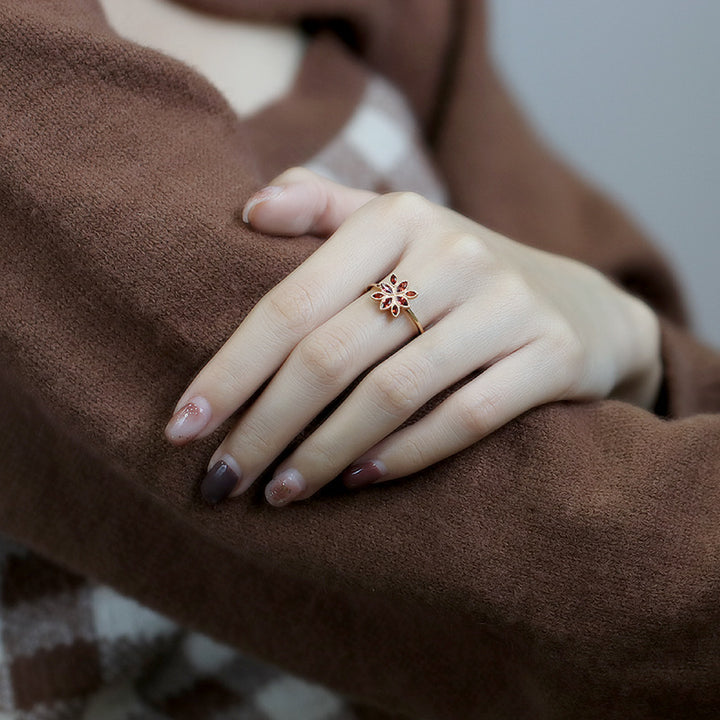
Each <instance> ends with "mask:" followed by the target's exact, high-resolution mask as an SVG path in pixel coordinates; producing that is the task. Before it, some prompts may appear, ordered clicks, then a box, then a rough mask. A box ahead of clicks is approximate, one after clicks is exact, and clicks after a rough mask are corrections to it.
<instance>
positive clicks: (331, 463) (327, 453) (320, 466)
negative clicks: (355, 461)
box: [302, 439, 342, 478]
mask: <svg viewBox="0 0 720 720" xmlns="http://www.w3.org/2000/svg"><path fill="white" fill-rule="evenodd" d="M302 453H303V457H304V458H308V459H311V462H308V463H302V465H303V467H306V466H309V467H311V468H312V473H311V475H312V476H313V477H314V478H332V477H334V476H335V475H337V474H338V472H339V471H340V470H341V469H342V468H341V467H338V459H339V458H341V457H342V453H340V452H338V451H337V448H334V447H328V446H327V445H326V444H324V443H320V442H317V441H315V440H313V439H309V440H307V441H306V442H305V443H304V445H303V447H302Z"/></svg>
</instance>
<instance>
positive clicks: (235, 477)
mask: <svg viewBox="0 0 720 720" xmlns="http://www.w3.org/2000/svg"><path fill="white" fill-rule="evenodd" d="M241 475H242V473H240V474H238V473H237V472H235V470H233V468H231V467H230V465H228V463H226V462H225V461H224V460H218V461H217V462H216V463H215V464H214V465H213V466H212V468H210V471H209V472H208V474H207V475H206V476H205V477H204V478H203V481H202V484H201V485H200V494H201V495H202V496H203V499H204V500H205V501H206V502H209V503H210V504H211V505H216V504H217V503H219V502H220V501H222V500H225V498H226V497H227V496H228V495H230V493H231V492H232V491H233V490H234V489H235V486H236V485H237V484H238V482H240V476H241Z"/></svg>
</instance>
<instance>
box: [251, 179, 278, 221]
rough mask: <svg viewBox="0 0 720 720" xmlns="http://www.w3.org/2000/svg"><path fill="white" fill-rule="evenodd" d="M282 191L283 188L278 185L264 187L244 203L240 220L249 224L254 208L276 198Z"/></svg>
mask: <svg viewBox="0 0 720 720" xmlns="http://www.w3.org/2000/svg"><path fill="white" fill-rule="evenodd" d="M282 191H283V188H282V187H280V186H279V185H268V186H267V187H264V188H263V189H262V190H258V191H257V192H256V193H255V194H254V195H253V196H252V197H251V198H250V199H249V200H248V201H247V202H246V203H245V207H244V208H243V213H242V219H243V222H244V223H249V222H250V213H251V212H252V210H253V208H254V207H257V206H258V205H259V204H260V203H264V202H267V201H268V200H272V199H274V198H276V197H277V196H278V195H279V194H280V193H281V192H282Z"/></svg>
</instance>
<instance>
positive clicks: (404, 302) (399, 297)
mask: <svg viewBox="0 0 720 720" xmlns="http://www.w3.org/2000/svg"><path fill="white" fill-rule="evenodd" d="M373 288H376V289H377V291H376V292H374V293H373V294H372V295H371V296H370V297H371V298H372V299H373V300H377V301H378V302H379V303H380V309H381V310H389V311H390V314H391V315H392V316H393V317H397V316H398V315H399V314H400V311H401V310H404V311H405V312H406V313H407V314H408V315H409V316H410V319H411V320H412V321H413V322H414V323H415V327H416V328H417V329H418V331H419V332H421V333H423V332H425V331H424V330H423V326H422V325H421V324H420V321H419V320H418V319H417V315H415V313H414V312H413V311H412V310H411V309H410V300H412V299H413V298H416V297H417V296H418V294H417V293H416V292H415V291H414V290H408V282H407V280H403V281H402V282H401V283H398V279H397V275H395V273H393V274H392V275H390V282H379V283H373V284H372V285H368V286H367V288H365V292H367V291H368V290H372V289H373Z"/></svg>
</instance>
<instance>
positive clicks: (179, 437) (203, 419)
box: [165, 396, 211, 444]
mask: <svg viewBox="0 0 720 720" xmlns="http://www.w3.org/2000/svg"><path fill="white" fill-rule="evenodd" d="M210 415H211V410H210V403H209V402H208V401H207V400H206V399H205V398H204V397H199V396H198V397H194V398H192V399H191V400H189V401H188V402H186V403H185V405H183V406H182V407H181V408H180V409H179V410H178V411H177V412H176V413H175V414H174V415H173V416H172V417H171V418H170V422H169V423H168V424H167V426H166V428H165V437H166V438H167V439H168V440H170V442H173V443H176V444H182V443H186V442H190V441H191V440H193V439H194V438H196V437H197V436H198V435H199V434H200V433H201V432H202V431H203V430H204V429H205V427H206V426H207V424H208V422H210Z"/></svg>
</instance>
